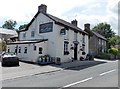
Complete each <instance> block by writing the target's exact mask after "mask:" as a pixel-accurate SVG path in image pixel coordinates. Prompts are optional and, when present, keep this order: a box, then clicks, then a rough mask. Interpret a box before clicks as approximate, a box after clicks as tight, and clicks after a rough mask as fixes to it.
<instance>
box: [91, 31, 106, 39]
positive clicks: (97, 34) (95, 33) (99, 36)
mask: <svg viewBox="0 0 120 89" xmlns="http://www.w3.org/2000/svg"><path fill="white" fill-rule="evenodd" d="M92 33H93V34H94V35H96V36H97V37H98V38H101V39H103V40H107V39H106V38H105V37H104V36H102V35H100V34H99V33H97V32H94V31H92Z"/></svg>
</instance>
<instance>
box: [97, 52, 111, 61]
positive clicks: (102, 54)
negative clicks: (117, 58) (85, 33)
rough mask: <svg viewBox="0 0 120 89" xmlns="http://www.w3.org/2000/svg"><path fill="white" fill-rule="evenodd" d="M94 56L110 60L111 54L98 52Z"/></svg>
mask: <svg viewBox="0 0 120 89" xmlns="http://www.w3.org/2000/svg"><path fill="white" fill-rule="evenodd" d="M96 58H99V59H107V60H110V59H111V54H109V53H100V54H98V55H97V56H96Z"/></svg>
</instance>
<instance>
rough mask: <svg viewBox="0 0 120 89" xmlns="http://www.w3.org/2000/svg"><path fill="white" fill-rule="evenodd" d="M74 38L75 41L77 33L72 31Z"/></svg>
mask: <svg viewBox="0 0 120 89" xmlns="http://www.w3.org/2000/svg"><path fill="white" fill-rule="evenodd" d="M74 40H75V41H77V33H76V32H74Z"/></svg>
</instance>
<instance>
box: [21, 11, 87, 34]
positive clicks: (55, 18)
mask: <svg viewBox="0 0 120 89" xmlns="http://www.w3.org/2000/svg"><path fill="white" fill-rule="evenodd" d="M39 13H41V12H37V13H36V15H35V16H34V17H33V19H32V20H31V21H30V23H29V24H28V25H27V27H26V28H25V29H23V30H20V32H21V31H27V30H28V29H29V26H30V25H31V24H32V23H33V21H34V20H35V19H36V17H37V16H38V15H39ZM42 14H44V15H45V16H47V17H49V18H50V19H52V20H53V21H55V24H59V25H64V26H67V27H69V28H72V29H73V30H74V31H77V32H82V33H84V34H88V33H86V32H85V31H83V30H82V29H81V28H78V27H77V26H74V25H73V24H71V23H69V22H67V21H65V20H62V19H60V18H58V17H55V16H53V15H50V14H47V13H42Z"/></svg>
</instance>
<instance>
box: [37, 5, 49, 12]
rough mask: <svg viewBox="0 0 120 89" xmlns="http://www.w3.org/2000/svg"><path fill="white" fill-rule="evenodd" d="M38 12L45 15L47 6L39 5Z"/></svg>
mask: <svg viewBox="0 0 120 89" xmlns="http://www.w3.org/2000/svg"><path fill="white" fill-rule="evenodd" d="M38 12H41V13H44V14H45V13H46V12H47V6H46V5H45V4H41V5H40V6H38Z"/></svg>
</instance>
